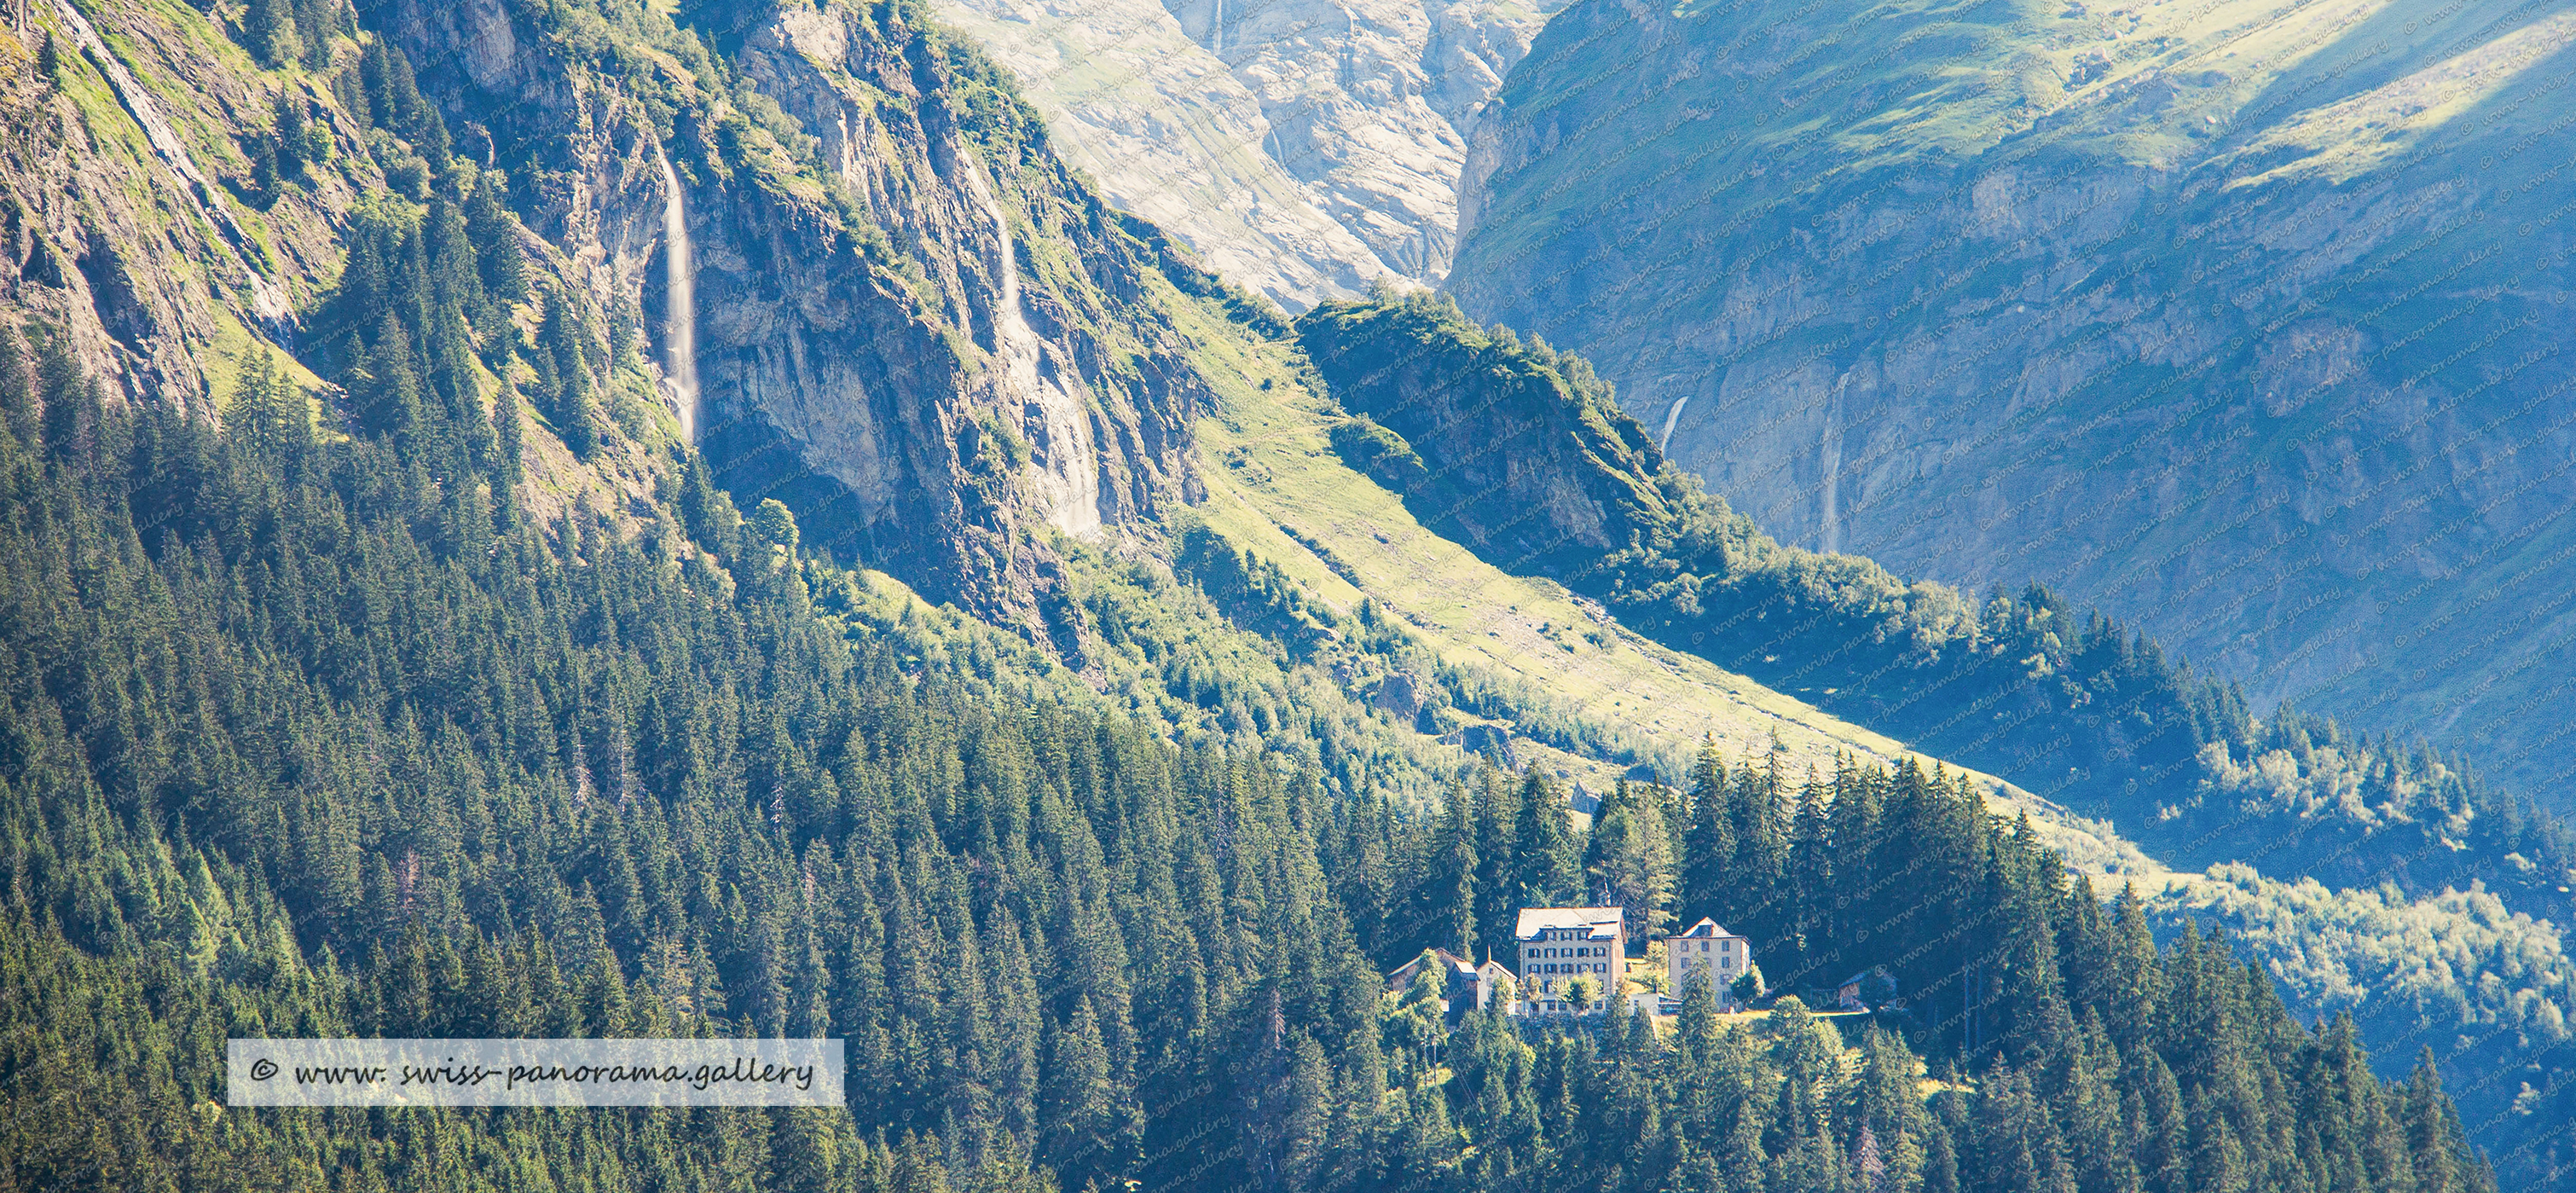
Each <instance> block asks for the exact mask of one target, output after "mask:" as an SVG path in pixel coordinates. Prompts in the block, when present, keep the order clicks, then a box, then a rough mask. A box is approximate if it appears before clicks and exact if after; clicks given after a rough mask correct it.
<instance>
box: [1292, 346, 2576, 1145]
mask: <svg viewBox="0 0 2576 1193" xmlns="http://www.w3.org/2000/svg"><path fill="white" fill-rule="evenodd" d="M1298 334H1299V339H1300V342H1301V343H1302V344H1303V345H1304V347H1305V349H1306V351H1307V352H1308V354H1309V355H1310V357H1311V359H1312V360H1313V362H1314V365H1315V367H1316V369H1317V371H1318V372H1319V373H1320V374H1321V375H1322V376H1323V377H1324V378H1325V379H1326V381H1327V382H1328V383H1329V385H1330V387H1331V389H1332V392H1333V393H1334V394H1335V395H1336V396H1337V397H1338V399H1339V400H1340V402H1341V404H1342V405H1343V407H1345V408H1346V409H1347V410H1348V411H1349V412H1350V416H1349V417H1348V418H1346V419H1342V420H1340V421H1338V422H1336V423H1335V424H1334V425H1333V426H1332V429H1331V433H1330V438H1331V441H1332V444H1333V448H1334V450H1335V451H1336V452H1337V453H1338V454H1339V455H1340V456H1341V457H1342V458H1344V459H1345V460H1347V461H1348V462H1349V463H1350V464H1351V466H1353V467H1356V468H1359V469H1362V470H1365V471H1367V472H1368V473H1369V474H1370V475H1372V476H1374V477H1376V478H1378V479H1379V480H1381V481H1382V482H1383V483H1384V484H1385V485H1386V486H1387V487H1388V488H1390V489H1392V490H1394V491H1395V492H1398V493H1400V494H1402V495H1403V498H1404V502H1405V505H1406V506H1407V508H1408V510H1409V511H1410V513H1411V516H1412V517H1414V518H1417V519H1419V520H1420V521H1421V523H1422V524H1423V525H1425V526H1428V527H1432V528H1435V529H1437V530H1439V531H1440V532H1442V533H1445V534H1448V535H1451V536H1453V537H1454V538H1455V539H1456V540H1457V541H1458V542H1459V543H1461V544H1462V545H1464V546H1466V547H1467V548H1469V549H1471V550H1473V551H1475V552H1477V553H1478V554H1479V555H1481V556H1483V557H1484V558H1486V559H1487V560H1489V561H1491V562H1493V563H1494V564H1496V565H1499V566H1502V567H1505V568H1509V569H1513V570H1517V571H1521V572H1524V573H1548V574H1553V575H1554V576H1556V577H1557V578H1559V579H1561V580H1562V581H1563V582H1564V583H1565V584H1566V585H1567V586H1568V587H1570V588H1572V589H1573V590H1574V591H1575V592H1578V593H1583V594H1588V595H1590V596H1592V597H1594V598H1596V599H1598V600H1599V601H1601V602H1602V603H1603V605H1604V606H1605V607H1606V608H1607V609H1609V610H1610V611H1612V612H1615V613H1616V614H1617V615H1618V616H1619V617H1620V618H1621V620H1622V621H1623V622H1624V623H1625V624H1627V625H1629V626H1631V627H1634V628H1635V629H1636V630H1638V631H1641V632H1643V633H1645V634H1647V635H1649V636H1650V637H1652V638H1654V639H1656V640H1658V641H1659V642H1662V643H1664V644H1666V645H1668V646H1669V647H1671V648H1673V649H1676V650H1681V651H1689V652H1693V653H1697V654H1700V655H1702V656H1704V657H1705V658H1707V659H1709V660H1711V661H1713V662H1715V663H1717V664H1718V665H1719V666H1721V667H1723V668H1726V669H1729V670H1733V671H1739V672H1741V673H1743V674H1745V675H1748V676H1751V677H1753V678H1754V679H1756V680H1760V681H1764V682H1767V683H1769V684H1771V685H1773V686H1774V687H1776V688H1778V689H1779V690H1781V691H1783V692H1788V693H1793V694H1796V695H1798V696H1801V697H1803V698H1805V699H1808V700H1812V701H1814V702H1815V703H1816V704H1817V705H1818V706H1819V707H1821V708H1822V709H1824V710H1826V711H1828V712H1831V713H1834V714H1836V715H1839V716H1842V717H1846V718H1848V719H1850V720H1851V721H1854V722H1856V723H1858V724H1861V725H1866V726H1868V727H1870V728H1871V729H1873V730H1875V731H1878V732H1882V733H1887V734H1891V735H1894V736H1897V737H1900V738H1902V739H1905V740H1907V741H1908V742H1910V743H1911V744H1913V745H1914V746H1915V747H1917V748H1920V749H1923V750H1926V751H1927V752H1931V753H1934V754H1938V755H1942V756H1946V757H1950V758H1955V759H1958V760H1960V761H1963V762H1965V763H1967V764H1969V765H1972V766H1976V767H1979V768H1982V769H1985V770H1989V771H1991V772H1992V773H1994V774H1996V775H1998V776H2000V777H2002V778H2004V779H2007V780H2011V781H2014V782H2018V783H2020V784H2022V785H2024V786H2026V787H2029V788H2031V789H2033V790H2035V791H2037V792H2038V793H2039V794H2040V795H2041V796H2042V797H2044V799H2043V801H2042V802H2043V803H2044V804H2047V805H2057V804H2063V805H2065V806H2066V807H2068V808H2071V809H2072V810H2073V811H2074V812H2076V813H2079V814H2082V815H2084V816H2091V817H2100V818H2102V819H2103V820H2107V821H2109V822H2110V823H2109V824H2108V825H2104V824H2099V823H2094V824H2092V825H2090V826H2088V827H2089V829H2090V833H2091V835H2092V836H2094V837H2095V838H2096V839H2099V840H2107V841H2109V842H2112V843H2114V844H2115V845H2116V847H2117V848H2118V849H2120V850H2123V851H2134V850H2135V849H2136V848H2137V846H2131V845H2129V844H2128V842H2127V841H2124V840H2122V839H2121V838H2122V837H2123V836H2125V837H2127V838H2130V839H2133V840H2135V841H2137V842H2138V843H2139V845H2140V846H2143V847H2144V850H2145V855H2147V856H2152V857H2155V858H2157V859H2160V860H2161V861H2163V862H2164V863H2166V864H2170V865H2174V866H2177V867H2182V868H2186V869H2201V868H2211V869H2210V873H2209V875H2208V876H2206V877H2203V876H2199V875H2191V874H2179V875H2159V876H2155V877H2153V878H2151V879H2150V880H2149V889H2151V890H2158V891H2161V892H2162V893H2161V894H2160V896H2159V898H2158V899H2157V901H2156V907H2157V909H2158V911H2159V913H2160V914H2163V915H2167V916H2173V917H2183V918H2191V919H2195V920H2199V921H2202V922H2213V923H2223V924H2225V925H2227V926H2228V927H2230V928H2231V929H2232V930H2236V931H2240V932H2244V933H2246V934H2248V936H2249V938H2251V939H2254V940H2257V941H2259V942H2261V943H2260V944H2259V945H2258V947H2257V949H2256V955H2257V956H2258V957H2261V958H2262V959H2263V961H2264V964H2266V965H2267V966H2269V967H2270V968H2271V970H2272V972H2273V973H2274V974H2275V975H2276V976H2278V977H2280V978H2281V979H2282V980H2284V981H2285V982H2287V983H2289V984H2290V985H2291V986H2292V988H2294V989H2296V990H2298V991H2299V992H2300V995H2301V997H2302V998H2303V999H2304V1000H2305V1001H2306V1005H2307V1007H2308V1008H2309V1009H2310V1010H2311V1011H2312V1012H2313V1013H2324V1012H2327V1011H2331V1010H2355V1011H2357V1012H2358V1013H2360V1014H2361V1015H2362V1017H2363V1021H2364V1023H2365V1025H2366V1027H2367V1028H2368V1030H2370V1031H2371V1032H2372V1033H2373V1035H2372V1038H2374V1039H2377V1040H2381V1041H2399V1042H2414V1041H2423V1040H2428V1039H2440V1040H2441V1041H2442V1042H2443V1050H2444V1058H2445V1062H2446V1063H2453V1064H2456V1065H2457V1066H2458V1069H2457V1070H2455V1071H2458V1072H2461V1073H2463V1074H2468V1073H2478V1074H2485V1075H2488V1076H2489V1077H2490V1080H2489V1081H2488V1082H2487V1084H2485V1085H2484V1086H2482V1087H2480V1092H2481V1093H2482V1094H2483V1095H2484V1096H2485V1103H2484V1108H2485V1109H2486V1110H2487V1111H2489V1112H2491V1113H2490V1115H2489V1116H2488V1117H2483V1118H2481V1119H2480V1120H2479V1121H2480V1122H2481V1123H2482V1124H2483V1125H2484V1126H2486V1127H2487V1128H2489V1129H2493V1130H2495V1131H2497V1132H2498V1138H2499V1141H2500V1142H2499V1146H2504V1145H2505V1144H2506V1143H2507V1142H2509V1143H2510V1146H2512V1147H2513V1148H2514V1149H2515V1150H2516V1151H2517V1152H2518V1153H2519V1154H2518V1155H2517V1160H2518V1161H2520V1162H2523V1163H2530V1162H2531V1159H2532V1157H2533V1156H2535V1155H2536V1154H2549V1153H2547V1152H2546V1151H2545V1150H2544V1149H2546V1148H2547V1147H2548V1146H2549V1139H2550V1138H2551V1137H2550V1136H2549V1135H2548V1133H2547V1128H2546V1127H2545V1126H2542V1125H2540V1124H2545V1123H2547V1122H2548V1121H2549V1119H2548V1118H2547V1115H2548V1114H2549V1113H2550V1110H2549V1109H2548V1108H2549V1107H2551V1106H2553V1105H2557V1104H2560V1103H2558V1102H2553V1101H2551V1099H2553V1098H2563V1097H2564V1096H2565V1090H2566V1083H2567V1078H2566V1077H2565V1076H2563V1075H2564V1074H2567V1073H2568V1072H2569V1071H2570V1070H2569V1068H2568V1060H2567V1058H2565V1057H2564V1056H2563V1055H2562V1054H2563V1052H2564V1050H2565V1048H2566V1045H2567V1043H2568V1041H2569V1039H2570V1037H2569V1034H2568V1032H2567V1029H2566V1021H2567V1016H2568V1015H2569V1013H2570V1012H2571V1011H2572V1010H2576V966H2571V965H2569V964H2568V962H2567V960H2566V959H2565V957H2564V949H2563V945H2562V941H2561V936H2560V928H2558V927H2557V926H2554V925H2556V924H2564V923H2566V922H2567V919H2568V894H2567V891H2566V890H2565V889H2564V888H2565V886H2566V885H2567V883H2568V881H2569V879H2568V876H2567V874H2566V870H2567V868H2568V867H2569V866H2571V865H2576V849H2571V848H2570V844H2569V840H2568V833H2567V831H2566V829H2565V828H2564V827H2563V826H2561V825H2560V824H2558V823H2557V822H2556V821H2555V820H2554V819H2553V818H2550V817H2548V816H2546V815H2543V814H2537V813H2533V812H2531V811H2529V810H2528V809H2526V808H2524V807H2523V806H2522V805H2521V804H2520V803H2519V802H2518V801H2516V800H2514V799H2513V798H2512V797H2511V796H2509V795H2507V794H2504V793H2500V792H2497V791H2494V790H2491V789H2489V788H2486V787H2484V786H2482V785H2480V784H2478V783H2476V782H2474V781H2472V780H2469V779H2467V778H2465V777H2464V776H2463V775H2462V773H2461V772H2460V771H2459V769H2458V767H2459V765H2460V764H2459V763H2458V762H2457V761H2455V760H2445V759H2443V758H2441V757H2438V756H2436V755H2434V754H2432V753H2430V752H2428V751H2424V750H2421V749H2415V750H2408V749H2402V748H2399V747H2397V746H2396V745H2394V744H2392V743H2389V742H2386V741H2359V740H2355V739H2353V738H2351V737H2349V736H2347V735H2345V734H2343V733H2342V732H2341V731H2339V730H2337V729H2336V728H2335V727H2334V726H2333V725H2332V724H2330V723H2326V722H2322V721H2316V720H2312V719H2306V718H2275V719H2274V720H2272V721H2269V722H2258V721H2255V720H2254V719H2252V718H2251V717H2250V716H2248V715H2247V713H2246V712H2245V710H2244V708H2243V705H2242V703H2241V701H2240V700H2239V699H2238V697H2237V696H2236V695H2235V693H2234V692H2233V691H2232V690H2231V689H2226V688H2221V687H2219V686H2217V685H2215V684H2213V683H2210V682H2208V681H2206V680H2203V679H2199V678H2196V677H2195V676H2193V675H2192V674H2191V673H2190V672H2189V671H2187V670H2185V669H2183V668H2181V667H2179V666H2177V665H2175V664H2172V663H2170V662H2168V661H2167V660H2166V658H2165V656H2164V654H2163V653H2162V651H2161V650H2160V649H2159V648H2158V647H2157V646H2156V645H2155V644H2154V643H2153V642H2152V641H2149V640H2147V639H2145V638H2144V637H2142V636H2137V635H2133V634H2131V633H2129V632H2127V631H2125V630H2123V629H2122V628H2121V627H2119V626H2117V625H2115V624H2111V623H2109V622H2106V621H2104V620H2103V619H2101V618H2100V617H2099V616H2098V615H2097V614H2092V613H2083V612H2080V611H2079V610H2077V609H2075V608H2073V607H2072V606H2070V605H2069V604H2068V603H2067V602H2066V601H2065V600H2063V599H2062V598H2060V597H2058V596H2056V595H2055V594H2052V593H2050V592H2048V591H2047V590H2045V589H2044V588H2040V587H2037V586H2033V587H2032V588H2030V589H2029V590H2028V591H2026V592H2024V593H2022V594H2020V595H2018V596H2005V595H2002V594H1998V595H1996V596H1995V597H1993V598H1991V599H1990V600H1989V601H1987V602H1986V603H1985V605H1984V606H1983V607H1982V608H1980V607H1978V606H1977V605H1976V604H1974V603H1973V602H1971V601H1970V600H1968V599H1967V598H1966V597H1965V596H1964V595H1963V594H1960V593H1958V592H1956V591H1954V590H1952V589H1949V588H1948V587H1946V586H1943V585H1939V584H1932V583H1926V582H1917V583H1913V584H1907V583H1904V582H1901V581H1899V580H1898V579H1897V578H1896V577H1894V576H1891V575H1889V574H1888V573H1887V572H1886V571H1885V569H1883V568H1880V567H1879V566H1878V565H1876V564H1874V563H1871V562H1870V561H1868V560H1865V559H1859V558H1855V557H1851V556H1840V555H1816V554H1813V553H1810V552H1806V551H1803V550H1799V549H1796V548H1790V547H1783V546H1781V545H1779V544H1778V543H1776V542H1774V541H1772V540H1771V539H1770V538H1769V537H1768V536H1766V535H1763V534H1761V533H1760V532H1759V531H1757V530H1755V529H1754V528H1753V527H1752V525H1751V523H1750V522H1749V521H1748V520H1747V519H1745V518H1743V517H1741V516H1740V515H1738V514H1736V513H1734V512H1733V511H1732V510H1731V509H1729V508H1728V507H1727V505H1726V503H1725V502H1724V501H1723V500H1721V499H1718V498H1713V497H1710V496H1707V495H1706V494H1703V493H1702V492H1701V491H1700V490H1699V488H1698V484H1697V481H1696V478H1693V477H1690V476H1689V475H1688V474H1686V473H1683V472H1682V471H1681V470H1680V469H1678V468H1677V467H1675V466H1674V465H1672V464H1671V463H1669V462H1667V461H1666V460H1664V459H1663V457H1662V456H1661V455H1660V453H1659V452H1658V451H1657V449H1656V448H1655V446H1654V444H1653V441H1652V438H1651V436H1649V435H1648V434H1647V432H1646V431H1645V430H1644V429H1643V428H1641V427H1639V426H1638V425H1637V424H1636V423H1635V421H1634V420H1632V419H1630V418H1628V417H1627V416H1626V415H1625V414H1624V413H1622V412H1620V411H1619V409H1618V408H1617V406H1616V405H1615V403H1614V402H1613V401H1612V399H1611V395H1610V392H1609V389H1608V387H1607V385H1606V384H1605V383H1603V382H1602V381H1600V380H1599V378H1598V377H1597V376H1596V375H1595V374H1594V373H1593V371H1592V368H1591V366H1590V365H1589V363H1588V362H1586V361H1585V360H1584V359H1583V358H1581V357H1579V356H1575V355H1573V354H1567V353H1558V352H1557V351H1555V350H1554V349H1552V348H1549V347H1547V346H1546V345H1545V344H1544V343H1537V344H1532V345H1528V346H1524V345H1522V344H1521V343H1520V342H1519V340H1518V339H1517V337H1516V335H1515V334H1514V333H1513V332H1511V331H1510V330H1509V329H1508V328H1502V327H1499V326H1498V327H1494V328H1490V329H1486V328H1479V327H1477V326H1475V325H1474V324H1473V323H1471V322H1469V321H1468V320H1466V319H1465V318H1464V317H1463V316H1461V315H1460V314H1459V313H1458V311H1457V309H1456V308H1455V307H1454V306H1452V305H1449V304H1448V303H1446V302H1445V300H1439V299H1434V298H1431V297H1428V296H1422V295H1416V296H1413V297H1411V298H1408V299H1404V300H1400V301H1385V300H1381V301H1376V302H1372V303H1365V304H1354V303H1340V304H1327V305H1326V306H1323V307H1320V308H1317V309H1316V310H1314V311H1312V312H1309V313H1308V314H1307V315H1306V316H1304V317H1303V318H1301V319H1300V320H1299V321H1298ZM1381 420H1383V421H1381ZM2025 798H2027V797H2025ZM1828 803H1830V801H1828ZM2115 827H2116V830H2117V831H2116V833H2115V832H2114V831H2113V830H2114V828H2115ZM2074 853H2075V851H2074V850H2072V849H2070V850H2069V855H2070V859H2072V858H2073V856H2074ZM2128 856H2130V857H2132V858H2135V857H2138V856H2139V855H2137V854H2135V853H2134V852H2131V853H2129V855H2128ZM2129 865H2130V866H2134V865H2135V862H2131V863H2129ZM2212 867H2214V868H2212ZM2256 867H2259V869H2257V868H2256ZM2267 875H2268V876H2270V877H2266V876H2267ZM2282 879H2288V880H2291V881H2290V882H2289V883H2287V884H2285V883H2284V882H2282V881H2279V880H2282ZM2301 880H2304V882H2305V884H2306V885H2301ZM2337 887H2342V888H2346V889H2343V890H2340V891H2337V890H2335V889H2334V888H2337ZM2349 888H2363V889H2360V890H2353V889H2349ZM2465 892H2476V894H2475V895H2474V896H2471V895H2469V894H2465ZM2498 896H2501V898H2502V902H2500V903H2497V902H2494V900H2496V898H2497V897H2498ZM2464 900H2465V901H2466V902H2465V904H2464V903H2463V901H2464ZM2312 921H2313V922H2312ZM2553 921H2554V923H2553ZM2329 925H2331V926H2329ZM2473 971H2474V976H2472V974H2473ZM2472 991H2484V992H2486V993H2484V994H2476V995H2472V994H2471V993H2470V992H2472ZM2507 991H2512V993H2507ZM2463 999H2473V1000H2478V1004H2479V1005H2477V1006H2474V1007H2472V1006H2471V1005H2469V1002H2468V1001H2461V1000H2463ZM2507 1073H2514V1074H2519V1076H2517V1077H2516V1078H2514V1080H2513V1082H2512V1083H2510V1084H2503V1085H2501V1087H2500V1088H2499V1085H2498V1083H2499V1082H2500V1081H2501V1080H2502V1079H2503V1078H2504V1076H2505V1074H2507ZM2526 1082H2527V1085H2528V1092H2526V1088H2525V1083H2526ZM2548 1166H2549V1162H2547V1161H2542V1162H2539V1163H2538V1164H2537V1165H2536V1166H2534V1167H2531V1168H2526V1169H2524V1171H2525V1172H2526V1173H2528V1172H2532V1171H2543V1170H2546V1169H2547V1168H2548Z"/></svg>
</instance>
